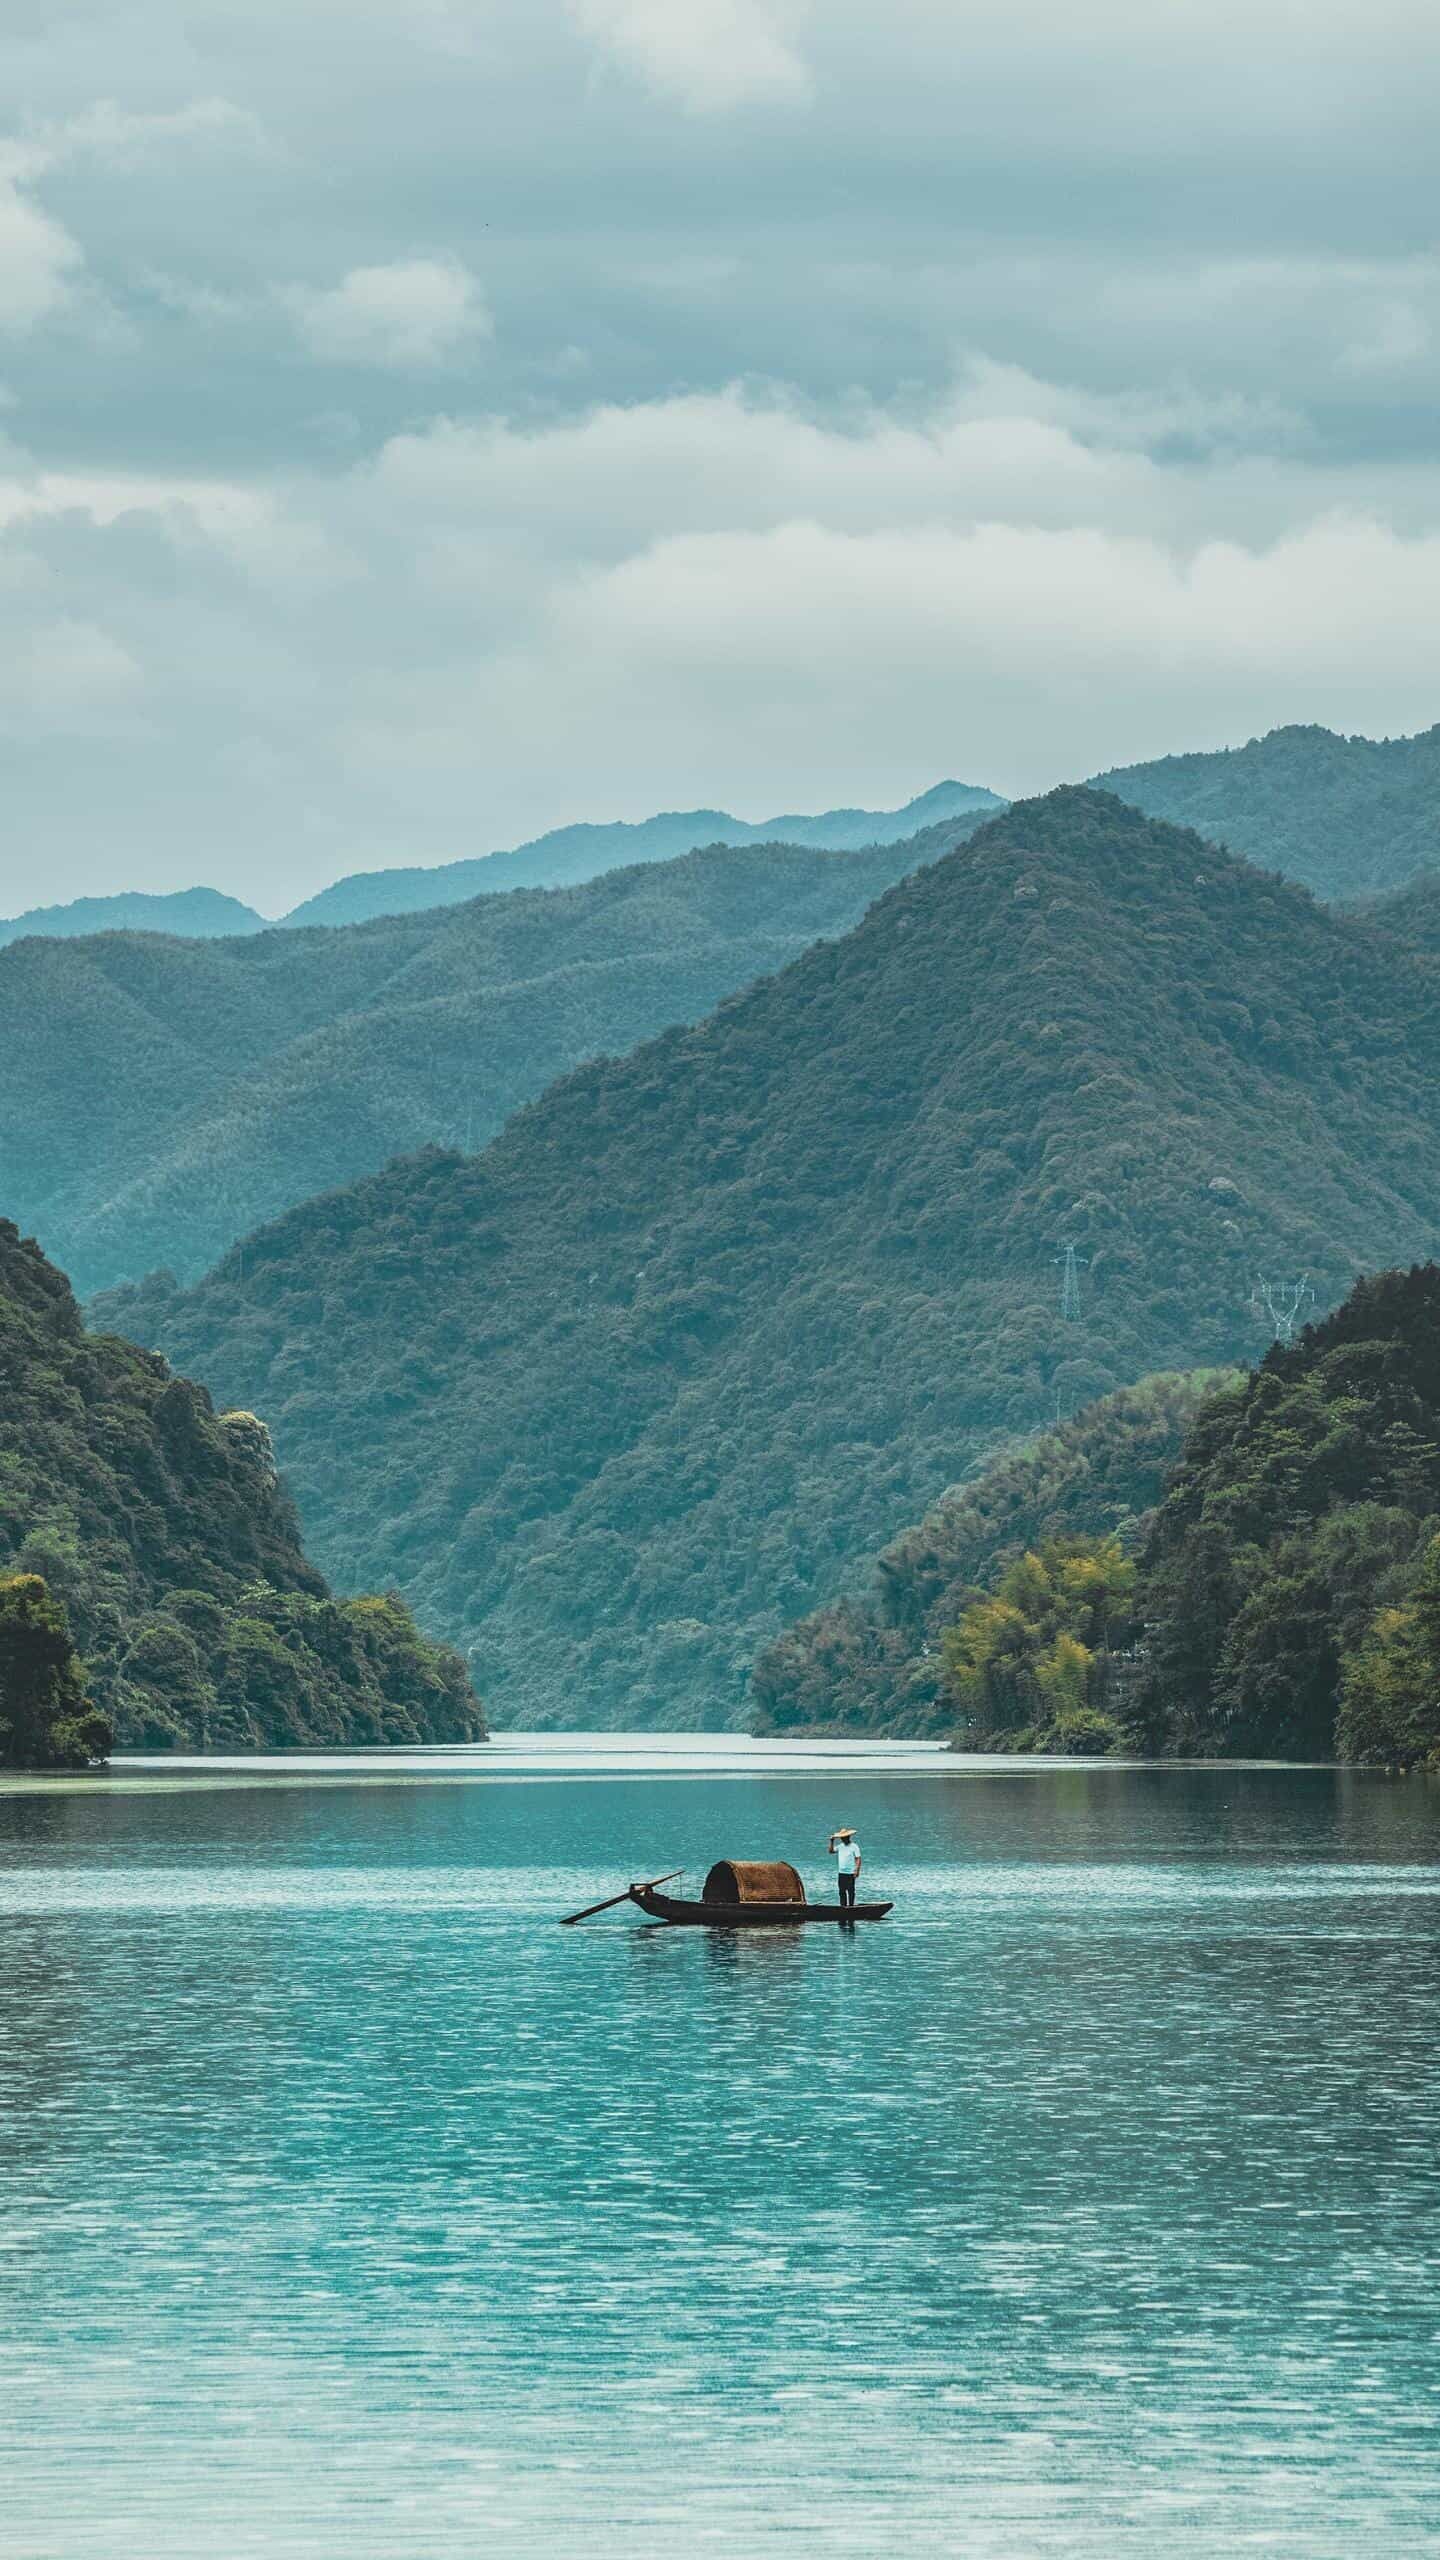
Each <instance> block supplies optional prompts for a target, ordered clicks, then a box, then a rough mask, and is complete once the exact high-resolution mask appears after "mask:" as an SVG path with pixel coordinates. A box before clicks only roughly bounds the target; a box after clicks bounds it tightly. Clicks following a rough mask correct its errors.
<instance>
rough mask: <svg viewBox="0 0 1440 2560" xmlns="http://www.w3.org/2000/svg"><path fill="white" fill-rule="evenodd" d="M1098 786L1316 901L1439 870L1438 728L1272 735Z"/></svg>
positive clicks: (1368, 892)
mask: <svg viewBox="0 0 1440 2560" xmlns="http://www.w3.org/2000/svg"><path fill="white" fill-rule="evenodd" d="M1095 788H1096V789H1097V790H1101V791H1114V792H1116V793H1118V795H1119V797H1120V798H1121V799H1122V800H1128V801H1130V802H1131V803H1132V804H1133V805H1134V806H1135V807H1136V808H1137V809H1144V810H1145V811H1146V812H1147V814H1148V815H1149V816H1150V817H1153V818H1167V819H1169V820H1170V821H1171V822H1172V823H1173V824H1175V825H1177V826H1185V827H1194V828H1196V829H1197V831H1198V832H1199V833H1200V834H1201V835H1203V836H1208V837H1209V838H1210V839H1211V840H1212V842H1214V843H1217V844H1224V845H1227V846H1228V847H1229V849H1230V851H1231V852H1232V853H1243V854H1244V855H1245V856H1246V857H1247V859H1248V860H1249V861H1251V862H1255V863H1259V864H1261V865H1262V866H1263V867H1264V868H1265V869H1267V870H1272V871H1283V872H1284V873H1285V875H1286V878H1287V879H1290V880H1300V881H1303V882H1304V884H1305V886H1306V887H1307V888H1309V889H1314V890H1315V891H1316V892H1317V894H1318V895H1319V896H1320V897H1323V898H1332V899H1358V898H1368V897H1373V896H1375V895H1376V894H1377V893H1379V892H1381V891H1384V890H1387V889H1395V888H1399V887H1401V886H1402V885H1403V884H1404V883H1405V882H1406V881H1408V880H1412V879H1414V878H1415V876H1416V874H1417V873H1419V872H1423V871H1431V870H1434V869H1435V868H1436V867H1437V866H1440V727H1436V728H1433V729H1424V730H1422V731H1421V732H1420V734H1419V735H1418V736H1417V737H1413V738H1358V737H1356V738H1342V737H1337V736H1336V735H1335V733H1334V731H1333V730H1330V729H1322V728H1316V727H1293V728H1288V729H1272V730H1271V731H1270V733H1269V735H1268V736H1267V737H1264V738H1252V739H1251V740H1250V743H1249V745H1248V746H1244V747H1224V748H1221V749H1220V750H1219V751H1218V752H1217V753H1215V754H1208V755H1180V756H1161V757H1160V758H1159V759H1158V761H1157V762H1155V763H1153V764H1132V765H1124V766H1119V767H1117V768H1116V769H1115V770H1114V771H1113V772H1110V773H1101V774H1097V775H1096V777H1095Z"/></svg>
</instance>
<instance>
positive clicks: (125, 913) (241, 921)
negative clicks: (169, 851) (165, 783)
mask: <svg viewBox="0 0 1440 2560" xmlns="http://www.w3.org/2000/svg"><path fill="white" fill-rule="evenodd" d="M264 930H265V919H264V917H263V916H257V914H256V913H255V910H254V908H253V907H244V906H242V905H241V903H240V901H239V899H238V898H227V897H226V896H225V895H224V893H223V891H221V890H219V889H174V890H169V891H167V892H165V893H163V894H161V895H157V896H154V897H150V896H147V895H146V894H145V892H144V891H143V890H139V889H130V890H122V891H121V892H120V894H119V895H118V896H116V897H113V898H72V899H71V901H70V904H69V905H68V906H65V907H30V908H29V909H28V910H27V911H26V913H25V914H24V915H23V916H0V946H3V945H4V944H5V943H7V942H19V941H21V940H23V938H24V937H25V935H26V934H32V933H42V934H48V935H50V936H51V937H53V936H55V935H57V934H59V935H64V936H67V937H71V938H73V937H74V936H75V935H77V934H86V933H178V934H183V935H184V936H185V937H186V938H187V940H196V941H209V940H210V939H211V938H212V937H213V936H216V935H222V934H230V933H263V932H264Z"/></svg>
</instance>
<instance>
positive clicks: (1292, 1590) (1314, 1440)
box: [1136, 1264, 1440, 1759]
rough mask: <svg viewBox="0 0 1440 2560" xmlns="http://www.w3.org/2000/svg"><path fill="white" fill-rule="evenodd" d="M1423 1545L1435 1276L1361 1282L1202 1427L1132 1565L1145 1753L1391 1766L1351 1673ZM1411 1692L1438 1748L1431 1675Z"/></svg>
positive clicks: (1406, 1596)
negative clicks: (1419, 1695)
mask: <svg viewBox="0 0 1440 2560" xmlns="http://www.w3.org/2000/svg"><path fill="white" fill-rule="evenodd" d="M1437 1532H1440V1269H1437V1268H1436V1267H1435V1266H1434V1265H1433V1264H1430V1265H1427V1266H1424V1267H1417V1268H1414V1269H1411V1270H1408V1271H1382V1272H1380V1273H1379V1274H1378V1275H1377V1276H1375V1277H1374V1278H1371V1279H1367V1280H1364V1281H1362V1282H1361V1283H1360V1284H1359V1285H1358V1286H1357V1287H1356V1288H1355V1289H1354V1290H1353V1291H1352V1293H1351V1294H1350V1296H1349V1297H1348V1298H1347V1299H1346V1301H1345V1303H1344V1304H1343V1306H1340V1307H1338V1308H1337V1309H1336V1310H1335V1311H1334V1313H1333V1314H1331V1315H1328V1316H1327V1317H1325V1318H1324V1319H1323V1321H1321V1322H1320V1323H1318V1324H1315V1325H1312V1326H1311V1327H1310V1328H1309V1329H1308V1330H1307V1331H1306V1332H1304V1333H1303V1334H1302V1335H1300V1337H1299V1338H1298V1339H1297V1340H1296V1341H1295V1342H1293V1343H1290V1344H1279V1343H1277V1344H1276V1345H1275V1346H1274V1348H1273V1349H1272V1350H1271V1351H1270V1352H1269V1353H1268V1354H1267V1356H1266V1358H1265V1360H1264V1361H1263V1362H1262V1364H1261V1366H1260V1367H1259V1368H1258V1369H1257V1370H1256V1371H1255V1372H1254V1373H1253V1374H1252V1375H1251V1376H1250V1377H1248V1378H1247V1379H1246V1380H1245V1381H1244V1383H1243V1385H1242V1386H1240V1387H1239V1388H1237V1389H1235V1390H1234V1391H1232V1392H1231V1393H1229V1394H1226V1395H1221V1396H1219V1397H1217V1398H1216V1399H1215V1400H1214V1401H1213V1402H1212V1403H1210V1404H1208V1405H1207V1406H1206V1407H1205V1408H1204V1409H1203V1410H1202V1412H1201V1413H1200V1415H1199V1416H1198V1418H1197V1420H1196V1422H1195V1424H1194V1427H1193V1429H1192V1430H1191V1432H1190V1434H1189V1437H1188V1439H1187V1441H1186V1445H1185V1448H1184V1451H1183V1454H1182V1456H1181V1458H1180V1461H1179V1463H1178V1465H1177V1466H1176V1468H1175V1470H1174V1472H1173V1474H1172V1475H1171V1478H1170V1481H1169V1485H1168V1488H1167V1491H1166V1495H1165V1499H1164V1501H1163V1503H1162V1504H1161V1505H1160V1508H1159V1509H1158V1511H1157V1512H1156V1514H1155V1517H1154V1520H1153V1523H1152V1525H1151V1528H1150V1532H1149V1535H1148V1537H1147V1538H1146V1540H1145V1542H1144V1544H1143V1546H1142V1548H1141V1552H1140V1558H1139V1562H1140V1582H1139V1590H1138V1595H1137V1599H1138V1607H1139V1612H1140V1615H1141V1617H1142V1618H1143V1620H1144V1622H1145V1625H1146V1629H1147V1653H1148V1669H1147V1674H1146V1678H1145V1681H1144V1683H1143V1687H1142V1691H1141V1694H1140V1696H1139V1698H1138V1700H1137V1702H1136V1721H1137V1724H1138V1727H1139V1730H1140V1733H1141V1736H1142V1738H1143V1739H1144V1740H1145V1741H1146V1742H1147V1743H1148V1744H1149V1745H1150V1746H1151V1747H1159V1748H1168V1749H1171V1750H1179V1751H1192V1752H1193V1751H1201V1752H1212V1751H1218V1752H1241V1753H1249V1754H1256V1753H1258V1754H1263V1755H1272V1754H1273V1755H1274V1756H1276V1757H1278V1758H1285V1759H1329V1758H1330V1757H1331V1756H1332V1755H1333V1753H1334V1752H1335V1750H1336V1747H1337V1739H1338V1743H1339V1748H1340V1750H1341V1753H1342V1756H1346V1757H1358V1758H1369V1757H1380V1758H1384V1757H1388V1756H1391V1754H1390V1753H1388V1752H1387V1751H1386V1750H1385V1749H1384V1748H1383V1747H1382V1748H1379V1749H1372V1748H1371V1747H1370V1743H1369V1741H1368V1740H1367V1737H1366V1735H1365V1733H1364V1729H1363V1728H1364V1709H1365V1704H1366V1702H1365V1701H1363V1700H1362V1696H1361V1692H1362V1690H1363V1688H1364V1685H1365V1678H1366V1674H1365V1671H1364V1669H1363V1667H1357V1666H1359V1658H1360V1657H1361V1656H1362V1655H1363V1654H1365V1653H1366V1651H1367V1648H1370V1649H1371V1667H1372V1669H1373V1668H1374V1667H1375V1654H1374V1650H1373V1643H1374V1635H1375V1620H1376V1617H1377V1614H1378V1613H1379V1612H1380V1611H1381V1610H1383V1609H1387V1608H1389V1609H1399V1608H1403V1606H1404V1605H1405V1604H1406V1603H1407V1602H1408V1601H1409V1600H1410V1599H1411V1596H1412V1594H1413V1592H1414V1591H1415V1589H1416V1586H1417V1584H1422V1583H1423V1582H1424V1581H1425V1579H1426V1568H1427V1560H1428V1551H1429V1549H1430V1547H1431V1544H1432V1542H1433V1541H1434V1539H1435V1537H1436V1534H1437ZM1434 1596H1435V1595H1434V1594H1433V1593H1432V1594H1431V1597H1432V1599H1433V1597H1434ZM1382 1650H1383V1647H1382ZM1347 1677H1348V1683H1349V1685H1350V1686H1351V1690H1352V1697H1351V1706H1352V1715H1353V1723H1352V1726H1351V1729H1350V1730H1347V1729H1346V1722H1345V1719H1344V1718H1343V1717H1342V1716H1341V1709H1342V1693H1343V1692H1344V1690H1345V1688H1346V1686H1347ZM1424 1685H1425V1686H1426V1687H1427V1689H1428V1698H1429V1702H1430V1704H1429V1742H1428V1744H1427V1745H1426V1747H1427V1748H1429V1747H1431V1746H1432V1745H1433V1747H1434V1748H1436V1749H1437V1751H1440V1706H1437V1705H1436V1703H1435V1702H1436V1701H1437V1699H1440V1658H1436V1659H1434V1660H1433V1661H1432V1662H1431V1663H1430V1665H1429V1668H1428V1671H1427V1672H1426V1674H1425V1681H1424ZM1337 1718H1339V1719H1340V1729H1339V1732H1338V1736H1337ZM1394 1756H1397V1757H1402V1756H1408V1755H1407V1754H1405V1753H1403V1752H1400V1751H1397V1752H1396V1753H1395V1754H1394ZM1421 1756H1423V1755H1421Z"/></svg>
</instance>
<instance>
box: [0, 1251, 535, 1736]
mask: <svg viewBox="0 0 1440 2560" xmlns="http://www.w3.org/2000/svg"><path fill="white" fill-rule="evenodd" d="M29 1575H38V1576H42V1577H43V1579H44V1582H45V1584H46V1585H47V1586H48V1589H49V1592H50V1594H51V1595H52V1596H53V1597H54V1598H55V1599H56V1600H58V1601H60V1602H62V1603H63V1605H64V1607H65V1610H66V1612H67V1614H68V1618H69V1623H70V1627H71V1629H72V1631H73V1633H74V1636H75V1639H76V1642H77V1643H78V1645H79V1647H80V1651H81V1653H82V1655H83V1657H84V1660H85V1664H86V1669H87V1672H88V1678H89V1688H90V1693H91V1695H92V1697H93V1698H94V1701H95V1704H96V1706H97V1707H98V1708H100V1709H101V1710H102V1711H103V1712H104V1713H105V1714H106V1715H108V1716H109V1717H110V1718H111V1719H112V1720H113V1722H114V1725H115V1728H116V1734H117V1738H118V1740H119V1742H120V1743H121V1745H122V1746H123V1745H125V1744H126V1743H129V1744H131V1745H132V1746H136V1745H143V1746H147V1747H151V1748H168V1747H170V1746H171V1745H173V1744H190V1745H202V1744H203V1745H213V1746H215V1747H221V1746H224V1745H240V1746H246V1745H250V1744H266V1745H271V1746H274V1745H283V1744H287V1743H355V1742H445V1741H473V1740H479V1739H481V1738H483V1734H484V1724H483V1721H482V1718H481V1715H480V1710H479V1707H478V1704H477V1702H476V1699H475V1696H474V1693H473V1691H472V1690H471V1687H470V1684H469V1681H468V1678H467V1677H466V1673H465V1666H464V1664H463V1663H462V1662H460V1661H459V1660H458V1659H457V1658H456V1656H455V1655H454V1654H452V1653H450V1652H448V1651H446V1650H445V1649H444V1648H442V1647H439V1646H436V1645H432V1644H429V1643H427V1642H426V1641H425V1640H424V1638H422V1637H421V1636H420V1635H419V1634H418V1633H417V1631H416V1628H415V1626H414V1623H413V1621H412V1620H411V1618H410V1615H409V1612H408V1610H407V1609H406V1608H405V1606H404V1604H403V1603H402V1602H400V1601H398V1600H397V1599H396V1598H395V1597H394V1596H393V1594H392V1595H390V1596H388V1597H383V1598H370V1599H360V1600H336V1599H334V1598H332V1596H331V1594H330V1592H329V1590H328V1589H327V1586H326V1584H325V1582H324V1580H323V1578H322V1576H321V1575H320V1574H319V1573H317V1572H316V1570H315V1568H314V1566H313V1565H311V1564H310V1563H309V1562H308V1560H307V1558H306V1557H305V1555H304V1553H303V1551H302V1549H301V1546H300V1539H299V1532H298V1530H297V1527H296V1523H295V1516H294V1513H293V1511H292V1509H291V1506H290V1502H289V1499H288V1497H287V1495H286V1493H285V1491H284V1489H283V1487H282V1486H281V1485H280V1483H279V1481H278V1479H277V1477H276V1473H275V1466H274V1461H273V1458H272V1456H271V1452H270V1442H269V1437H268V1434H267V1433H266V1431H265V1428H264V1425H263V1424H262V1423H259V1422H257V1420H256V1419H255V1417H254V1415H253V1414H250V1413H229V1414H220V1415H217V1414H216V1412H215V1410H214V1407H213V1405H212V1403H211V1401H210V1398H209V1396H208V1395H207V1394H206V1392H205V1390H204V1389H203V1388H202V1387H197V1386H194V1385H192V1384H191V1382H190V1381H189V1379H187V1378H180V1377H173V1376H172V1375H171V1373H170V1371H169V1369H168V1367H167V1366H166V1364H165V1362H164V1361H163V1360H161V1359H158V1358H156V1357H155V1356H154V1355H152V1354H149V1353H146V1352H143V1351H138V1350H136V1349H135V1348H134V1347H133V1346H132V1345H131V1344H129V1343H126V1342H120V1341H117V1340H115V1339H113V1338H107V1337H106V1336H104V1335H97V1334H93V1333H87V1331H86V1330H85V1327H84V1325H83V1323H82V1322H81V1318H80V1313H79V1309H78V1308H77V1306H76V1304H75V1300H74V1298H73V1296H72V1295H71V1292H70V1288H69V1284H68V1283H67V1281H66V1280H65V1279H64V1277H63V1276H62V1274H61V1273H60V1272H58V1271H57V1270H56V1269H55V1268H54V1267H53V1265H52V1264H51V1263H49V1262H47V1261H46V1260H45V1258H44V1256H43V1255H42V1254H41V1253H40V1251H39V1249H38V1247H37V1246H36V1245H34V1244H33V1243H30V1242H22V1240H21V1238H20V1236H19V1234H18V1232H17V1230H16V1229H15V1228H14V1226H12V1225H11V1224H10V1223H9V1221H8V1220H3V1219H0V1578H4V1579H7V1580H8V1579H10V1578H13V1577H24V1576H29Z"/></svg>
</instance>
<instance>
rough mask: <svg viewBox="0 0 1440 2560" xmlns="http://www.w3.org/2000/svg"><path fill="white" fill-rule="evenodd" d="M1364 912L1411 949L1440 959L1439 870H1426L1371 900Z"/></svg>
mask: <svg viewBox="0 0 1440 2560" xmlns="http://www.w3.org/2000/svg"><path fill="white" fill-rule="evenodd" d="M1365 913H1366V915H1367V916H1368V918H1369V920H1370V922H1371V923H1372V924H1375V925H1378V926H1380V928H1381V930H1382V931H1383V932H1385V933H1391V934H1394V936H1395V938H1396V940H1397V941H1399V942H1404V943H1406V944H1408V945H1409V948H1410V949H1411V950H1412V951H1424V952H1428V954H1429V955H1430V957H1431V958H1432V959H1440V871H1424V872H1422V873H1421V874H1420V876H1419V878H1418V879H1416V880H1411V881H1408V882H1407V883H1406V886H1405V887H1404V888H1403V889H1395V890H1392V891H1391V893H1390V894H1389V896H1388V897H1384V898H1376V899H1373V900H1371V901H1370V902H1369V903H1368V905H1367V906H1366V908H1365Z"/></svg>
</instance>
